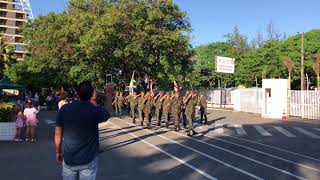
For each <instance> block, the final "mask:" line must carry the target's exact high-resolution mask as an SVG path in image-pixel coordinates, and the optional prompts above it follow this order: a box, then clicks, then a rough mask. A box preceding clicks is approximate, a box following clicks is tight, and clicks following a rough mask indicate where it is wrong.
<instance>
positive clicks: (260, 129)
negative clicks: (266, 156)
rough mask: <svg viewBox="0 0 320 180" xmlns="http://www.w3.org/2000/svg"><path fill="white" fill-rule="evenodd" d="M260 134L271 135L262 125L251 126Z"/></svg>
mask: <svg viewBox="0 0 320 180" xmlns="http://www.w3.org/2000/svg"><path fill="white" fill-rule="evenodd" d="M253 127H254V128H256V130H257V131H258V132H259V133H260V134H261V135H262V136H272V134H270V133H269V132H268V131H267V130H265V129H264V128H263V127H262V126H257V125H256V126H253Z"/></svg>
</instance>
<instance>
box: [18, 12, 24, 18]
mask: <svg viewBox="0 0 320 180" xmlns="http://www.w3.org/2000/svg"><path fill="white" fill-rule="evenodd" d="M23 17H24V16H23V14H21V13H16V18H17V19H24V18H23Z"/></svg>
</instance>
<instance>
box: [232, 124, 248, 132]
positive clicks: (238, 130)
mask: <svg viewBox="0 0 320 180" xmlns="http://www.w3.org/2000/svg"><path fill="white" fill-rule="evenodd" d="M232 127H234V128H235V129H236V132H237V134H239V135H246V134H247V132H246V131H245V130H244V129H243V127H242V125H238V124H236V125H233V126H232Z"/></svg>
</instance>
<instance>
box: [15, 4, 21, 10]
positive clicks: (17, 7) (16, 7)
mask: <svg viewBox="0 0 320 180" xmlns="http://www.w3.org/2000/svg"><path fill="white" fill-rule="evenodd" d="M13 9H15V10H18V11H21V10H22V6H21V5H16V4H14V5H13Z"/></svg>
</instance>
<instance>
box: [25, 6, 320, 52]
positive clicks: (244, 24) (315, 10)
mask: <svg viewBox="0 0 320 180" xmlns="http://www.w3.org/2000/svg"><path fill="white" fill-rule="evenodd" d="M30 2H31V6H32V8H33V13H34V15H35V16H38V15H46V14H47V13H48V12H62V11H64V10H65V9H66V6H67V0H30ZM175 2H177V3H178V4H179V5H180V7H181V9H182V10H184V11H186V12H187V13H188V15H189V17H190V20H191V23H192V29H193V33H192V34H193V35H192V44H193V45H195V46H197V45H200V44H206V43H209V42H215V41H222V40H224V38H223V35H225V34H227V33H228V32H232V31H233V28H234V26H238V28H239V30H240V32H241V33H244V34H245V35H247V36H248V37H249V39H251V38H253V37H255V36H256V34H257V31H260V32H262V33H263V32H265V29H266V25H267V24H268V23H269V22H270V21H272V22H273V23H274V24H275V26H276V29H277V30H278V31H279V32H284V33H286V34H287V35H294V34H297V32H305V31H309V30H311V29H320V13H319V7H320V1H319V0H304V1H301V0H175Z"/></svg>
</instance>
